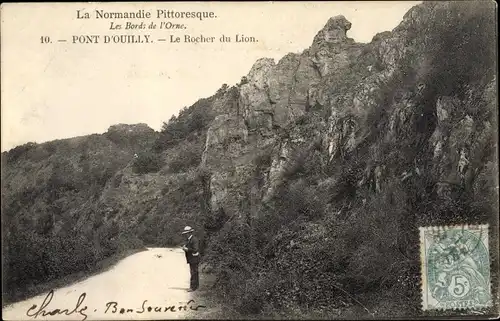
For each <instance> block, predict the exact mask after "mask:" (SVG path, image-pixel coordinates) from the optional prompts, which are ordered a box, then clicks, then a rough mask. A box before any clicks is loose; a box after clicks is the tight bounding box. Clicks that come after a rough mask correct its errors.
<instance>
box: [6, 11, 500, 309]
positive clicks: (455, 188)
mask: <svg viewBox="0 0 500 321" xmlns="http://www.w3.org/2000/svg"><path fill="white" fill-rule="evenodd" d="M491 12H493V11H492V4H490V3H487V2H482V3H480V4H479V3H478V4H472V3H469V2H425V3H423V4H421V5H418V6H415V7H414V8H412V9H411V10H410V11H409V12H408V13H407V14H406V15H405V16H404V18H403V21H402V22H401V23H400V25H399V26H397V27H396V28H395V29H394V30H392V31H387V32H383V33H380V34H377V35H375V36H374V37H373V39H372V41H371V42H370V43H367V44H360V43H356V42H355V41H354V40H353V39H350V38H349V37H348V32H349V29H350V28H351V23H350V22H349V21H348V20H347V19H346V18H345V17H344V16H335V17H332V18H330V19H329V20H328V21H327V23H326V24H325V26H324V27H323V29H322V30H320V31H319V32H318V33H317V35H316V36H315V37H314V39H313V42H312V44H311V46H310V47H309V48H307V49H305V50H304V51H303V52H302V53H300V54H288V55H286V56H284V57H283V58H282V59H280V60H279V61H277V62H276V61H274V60H273V59H268V58H262V59H259V60H258V61H256V62H255V64H254V65H253V66H252V68H251V69H250V71H249V72H248V74H247V75H246V76H245V77H243V78H242V81H241V82H240V83H239V84H237V85H236V86H233V87H229V86H227V85H223V86H222V87H221V88H220V89H219V90H218V91H217V93H216V94H215V95H214V96H212V97H209V98H206V99H201V100H200V101H198V102H197V103H195V104H194V105H193V106H191V107H190V108H187V109H185V110H183V111H181V113H180V114H179V116H178V117H174V118H173V119H172V120H170V121H169V122H168V123H165V125H164V128H163V130H162V131H161V133H154V131H152V130H151V129H149V128H147V126H145V125H140V124H139V125H133V126H130V125H117V126H112V127H111V128H110V129H109V130H108V132H107V133H106V134H104V135H102V136H100V135H93V136H90V137H87V138H75V139H73V140H68V141H55V142H51V143H47V144H41V145H36V146H34V147H33V146H31V145H30V146H25V147H23V148H19V149H18V150H17V151H16V150H13V151H10V152H9V153H7V154H5V155H2V158H3V159H2V161H3V163H4V164H5V166H4V169H3V174H2V178H6V179H5V181H6V183H5V185H4V188H3V196H2V197H3V198H4V199H5V200H8V201H9V200H11V202H10V203H9V202H7V203H8V204H10V205H8V209H9V211H10V213H11V214H10V215H11V216H12V217H13V220H14V221H15V222H17V221H16V220H18V218H19V217H23V218H28V219H30V220H32V221H33V222H32V225H31V226H32V228H36V227H37V226H38V225H40V224H41V223H40V224H38V223H37V222H36V220H34V218H36V217H38V216H39V214H38V213H39V212H40V211H41V209H44V210H43V211H45V212H51V211H52V209H53V208H52V207H50V206H56V207H57V213H59V214H58V216H57V217H58V218H57V219H56V220H55V221H53V222H55V223H53V224H52V225H51V224H46V223H47V222H45V221H44V222H45V223H44V224H45V225H44V226H46V229H45V231H44V233H51V234H52V235H57V234H58V233H60V231H61V230H64V228H62V227H61V226H63V225H64V224H65V223H64V222H65V221H67V218H68V217H71V218H72V221H71V222H73V218H76V221H77V222H78V223H77V224H79V226H80V225H81V226H87V229H88V230H89V231H88V233H90V234H92V227H88V226H89V225H88V224H87V225H86V224H85V222H89V221H90V222H93V226H96V227H98V226H107V227H109V226H110V227H112V229H116V233H115V234H116V235H115V234H113V233H112V235H114V236H113V237H114V238H120V237H121V238H122V239H129V238H138V239H140V240H141V241H142V242H144V243H146V244H154V245H158V246H165V245H168V244H175V243H176V242H178V241H179V240H180V239H179V235H178V231H179V230H181V229H182V227H183V226H185V225H192V226H195V227H196V228H197V229H198V231H199V232H200V234H205V237H204V239H205V241H206V242H207V245H208V247H207V249H208V252H207V256H206V257H207V261H208V262H211V264H212V265H213V268H214V269H215V271H217V272H218V273H219V272H220V273H219V274H220V275H219V276H220V277H221V279H222V280H223V281H222V282H221V284H222V285H224V284H225V285H226V288H225V291H228V290H227V289H228V288H229V289H233V290H232V292H231V291H229V292H228V293H229V294H228V295H233V298H235V300H236V301H238V300H241V304H242V306H243V305H246V306H251V304H248V302H250V301H251V302H254V301H252V300H256V301H255V302H257V303H255V304H256V306H259V304H260V303H259V302H261V301H259V300H260V299H263V298H262V297H260V296H259V295H260V294H262V293H269V295H268V297H265V301H266V302H272V303H273V304H277V305H278V306H279V304H281V303H283V302H285V301H286V302H299V301H300V302H303V301H304V300H305V301H307V302H309V301H308V300H312V301H311V302H309V303H311V304H313V303H314V304H323V303H321V302H322V300H333V301H335V302H339V300H341V301H342V300H344V301H345V300H347V301H349V300H350V299H346V298H340V297H339V296H340V295H341V294H338V291H337V290H335V289H334V288H329V286H331V284H337V283H336V282H340V283H342V284H344V285H345V286H346V290H351V291H358V292H360V293H365V292H366V293H367V294H366V295H368V292H370V291H375V290H370V291H369V290H367V289H379V290H380V291H382V292H384V293H392V295H393V296H397V297H400V298H410V297H412V296H416V299H415V300H413V301H415V302H418V300H419V299H418V289H417V287H418V282H417V278H418V275H417V273H418V271H417V270H418V269H416V268H415V266H413V265H411V264H410V263H411V260H412V259H415V260H417V261H418V253H417V252H415V248H416V247H415V246H416V245H415V244H417V245H418V239H416V237H415V233H413V232H414V231H415V230H417V229H418V226H423V225H443V224H445V225H446V224H462V223H469V224H471V223H485V222H486V223H489V224H491V225H492V226H496V224H497V223H496V221H495V220H494V219H493V218H494V217H495V211H496V204H497V200H498V191H497V190H496V186H497V184H498V182H496V180H495V177H496V176H497V175H496V168H497V165H498V160H497V158H496V150H495V142H496V134H497V131H498V122H497V119H496V100H497V91H496V84H497V79H496V77H495V68H496V62H495V48H496V46H495V43H496V37H495V33H494V25H495V24H494V16H493V15H492V14H491ZM152 140H154V143H152ZM152 146H153V148H151V147H152ZM75 151H78V152H75ZM63 156H64V157H63ZM78 159H80V161H78ZM82 159H83V160H87V159H88V161H85V162H84V161H83V160H82ZM82 162H83V163H84V165H82ZM81 166H87V167H88V168H86V169H85V168H84V169H83V170H82V169H81V168H80V167H81ZM89 171H90V172H92V173H95V175H94V176H92V175H90V176H89V174H88V173H89ZM44 173H45V174H44ZM47 177H53V179H52V180H50V182H52V183H53V185H51V186H52V187H51V186H49V185H47V184H45V183H44V182H45V181H46V178H47ZM82 182H86V183H85V184H83V185H82ZM60 186H65V187H64V188H63V189H60V188H59V187H60ZM41 190H45V191H46V192H44V193H45V194H47V195H52V196H51V197H52V198H51V199H50V202H52V203H50V204H56V205H50V206H49V207H47V206H48V205H47V204H49V201H47V200H45V199H44V198H43V197H42V195H45V194H44V193H42V192H41ZM59 190H61V191H62V190H64V192H55V191H59ZM87 191H92V193H90V192H89V193H88V194H89V195H92V196H91V197H90V196H81V195H87V194H86V193H87ZM61 193H62V194H61ZM23 195H24V196H23ZM28 199H31V200H32V202H31V201H29V202H27V200H28ZM67 200H71V201H67ZM89 203H91V204H93V205H92V206H90V207H89V205H88V204H89ZM15 204H18V205H15ZM57 204H59V205H57ZM81 211H83V212H85V213H87V214H86V215H84V216H82V215H81V213H82V212H81ZM79 213H80V214H79ZM16 224H18V223H14V225H16ZM19 224H21V223H19ZM23 224H24V223H23ZM66 225H67V224H66ZM65 228H67V227H65ZM47 229H48V230H47ZM47 231H49V232H47ZM297 231H299V232H297ZM106 235H107V234H106ZM389 238H390V239H389ZM98 241H99V240H98V238H96V241H95V242H96V243H97V244H100V243H99V242H98ZM396 243H397V246H395V245H394V244H396ZM134 244H135V243H134ZM412 244H413V245H412ZM398 246H399V247H398ZM317 251H319V252H321V253H323V252H324V253H328V255H327V257H328V262H327V263H325V262H318V260H319V258H318V257H316V256H313V257H311V256H310V253H311V252H314V253H316V252H317ZM401 251H403V252H404V255H405V257H407V258H408V257H409V259H406V260H403V259H402V258H401V257H400V256H401ZM242 253H243V254H242ZM325 255H326V254H325ZM241 260H243V261H245V262H246V263H247V264H248V270H249V271H250V272H248V271H247V272H241V271H242V270H241V269H240V270H238V271H239V272H238V273H236V272H235V271H236V270H235V269H236V268H234V267H235V266H239V265H238V264H240V263H239V262H240V261H241ZM398 260H399V261H398ZM258 262H266V263H258ZM398 262H399V263H398ZM408 262H410V263H408ZM320 263H321V264H320ZM263 264H264V265H263ZM276 266H280V269H278V270H275V269H276ZM328 266H333V267H336V266H342V267H343V270H342V271H341V272H338V271H337V272H336V270H335V268H333V267H332V268H331V269H330V268H328ZM394 266H397V267H398V269H399V270H398V271H394V270H392V269H393V267H394ZM322 267H325V268H324V269H323V270H322ZM304 269H305V270H304ZM243 270H245V269H243ZM260 270H262V271H261V272H259V274H258V276H256V275H255V274H254V272H255V271H260ZM221 271H222V272H221ZM285 272H286V273H292V274H293V273H299V274H300V275H302V276H303V277H304V278H305V279H306V280H309V281H311V282H312V283H314V282H320V281H317V277H316V276H317V275H322V276H323V277H322V280H324V282H325V283H321V284H316V285H315V286H317V287H318V288H320V289H322V293H331V295H332V297H330V296H323V297H322V296H317V294H318V293H316V292H315V290H314V289H313V288H310V287H309V285H307V284H309V283H307V282H305V283H300V284H294V287H293V289H295V290H293V291H289V292H286V293H282V291H284V290H283V288H284V287H285V285H284V284H280V283H279V282H278V283H276V282H277V281H276V280H279V279H280V277H279V275H280V273H285ZM387 273H389V274H390V275H387ZM274 277H275V278H274ZM238 278H242V279H238ZM245 278H246V279H248V280H250V281H248V282H250V283H249V284H248V286H249V287H250V288H251V289H254V290H255V291H253V290H251V291H250V290H249V291H247V292H245V293H242V292H238V291H237V290H236V288H240V287H239V286H231V284H232V283H230V281H231V280H232V281H231V282H233V281H234V282H236V283H235V284H238V283H237V281H238V280H239V281H241V282H247V281H244V280H246V279H245ZM298 279H299V278H297V280H298ZM224 280H226V281H227V282H229V283H227V282H226V281H224ZM228 280H229V281H228ZM315 280H316V281H315ZM388 280H389V281H388ZM313 281H314V282H313ZM330 281H331V282H330ZM224 282H226V283H224ZM297 282H298V281H297ZM311 282H310V284H312V283H311ZM328 282H330V283H328ZM306 283H307V284H306ZM388 283H390V284H393V285H394V286H393V287H391V288H390V289H389V288H384V287H385V286H386V284H388ZM328 284H330V285H328ZM233 285H234V284H233ZM286 286H288V285H286ZM348 287H352V289H351V288H348ZM296 289H299V290H296ZM280 291H281V292H280ZM294 291H295V292H294ZM300 293H302V294H300ZM375 293H377V292H375ZM278 294H279V295H278ZM289 295H290V296H289ZM301 295H305V296H307V298H303V297H301ZM388 295H389V294H388ZM299 297H300V299H299ZM386 299H387V300H389V301H390V300H392V299H393V298H392V299H391V298H386ZM387 300H386V301H387ZM401 300H403V299H401ZM313 301H314V302H313ZM333 301H330V302H333ZM413 301H412V302H413ZM398 302H399V303H400V304H401V305H402V306H399V307H398V308H397V309H401V310H398V311H401V314H404V313H410V314H411V313H414V312H415V311H416V310H415V309H416V306H413V305H412V303H408V302H402V301H401V302H400V301H398ZM261 303H262V302H261ZM351 303H352V302H351ZM314 304H313V305H314ZM325 304H326V303H325ZM377 309H378V307H377ZM388 309H390V308H388ZM397 309H396V310H397ZM403 310H404V311H405V312H403ZM408 311H409V312H408ZM411 311H413V312H411ZM413 315H414V314H413Z"/></svg>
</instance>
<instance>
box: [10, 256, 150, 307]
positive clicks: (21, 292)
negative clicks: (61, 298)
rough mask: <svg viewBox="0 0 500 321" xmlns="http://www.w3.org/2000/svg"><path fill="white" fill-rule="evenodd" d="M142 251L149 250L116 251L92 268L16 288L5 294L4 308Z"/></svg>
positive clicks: (68, 283)
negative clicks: (9, 293)
mask: <svg viewBox="0 0 500 321" xmlns="http://www.w3.org/2000/svg"><path fill="white" fill-rule="evenodd" d="M142 251H147V248H146V247H143V248H138V249H131V250H127V251H124V252H121V253H116V254H114V255H111V256H110V257H107V258H105V259H104V260H102V261H100V262H99V263H97V264H96V265H95V266H93V267H92V269H90V270H86V271H81V272H77V273H73V274H69V275H66V276H64V277H62V278H59V279H56V280H51V281H48V282H44V283H40V284H35V285H30V286H27V287H25V288H19V289H16V291H15V294H14V295H11V296H9V297H6V296H3V298H2V308H3V307H5V306H6V305H9V304H13V303H16V302H19V301H23V300H26V299H28V298H31V297H34V296H37V295H39V294H42V293H44V292H48V291H50V290H52V289H58V288H62V287H65V286H68V285H70V284H73V283H76V282H81V281H84V280H86V279H87V278H89V277H92V276H94V275H97V274H100V273H103V272H106V271H108V270H109V269H111V268H112V267H113V266H115V265H116V263H118V262H119V261H121V260H122V259H124V258H126V257H128V256H130V255H132V254H135V253H139V252H142Z"/></svg>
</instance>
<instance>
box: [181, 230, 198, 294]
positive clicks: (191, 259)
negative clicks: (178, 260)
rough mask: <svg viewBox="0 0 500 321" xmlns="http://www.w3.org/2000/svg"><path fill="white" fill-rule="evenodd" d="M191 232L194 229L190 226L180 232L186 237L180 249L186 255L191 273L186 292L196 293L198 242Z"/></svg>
mask: <svg viewBox="0 0 500 321" xmlns="http://www.w3.org/2000/svg"><path fill="white" fill-rule="evenodd" d="M193 232H194V229H193V228H192V227H191V226H186V227H185V228H184V231H183V232H182V234H184V235H185V236H186V244H185V245H183V246H182V249H183V250H184V252H185V253H186V261H187V263H188V264H189V270H190V272H191V280H190V287H189V290H188V292H193V291H196V289H198V286H199V282H200V281H199V277H198V265H199V264H200V252H199V241H198V238H197V237H196V236H194V235H193Z"/></svg>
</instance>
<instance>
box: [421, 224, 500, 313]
mask: <svg viewBox="0 0 500 321" xmlns="http://www.w3.org/2000/svg"><path fill="white" fill-rule="evenodd" d="M420 255H421V263H422V269H421V276H422V304H423V309H424V310H455V309H462V310H471V309H481V308H485V307H489V306H491V305H492V297H491V285H490V255H489V247H488V225H475V226H467V225H464V226H444V227H421V228H420Z"/></svg>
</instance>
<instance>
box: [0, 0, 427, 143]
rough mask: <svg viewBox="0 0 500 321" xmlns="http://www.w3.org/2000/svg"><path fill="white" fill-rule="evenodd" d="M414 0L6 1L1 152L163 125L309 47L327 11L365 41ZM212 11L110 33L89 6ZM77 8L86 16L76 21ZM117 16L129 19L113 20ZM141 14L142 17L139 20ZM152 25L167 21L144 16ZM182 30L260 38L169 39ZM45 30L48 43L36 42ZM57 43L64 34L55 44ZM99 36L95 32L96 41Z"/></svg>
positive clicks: (115, 9) (396, 21) (391, 25)
mask: <svg viewBox="0 0 500 321" xmlns="http://www.w3.org/2000/svg"><path fill="white" fill-rule="evenodd" d="M417 3H419V2H409V1H402V2H392V1H391V2H309V3H300V2H290V3H281V2H280V3H229V4H227V3H148V4H126V3H118V4H116V3H115V4H111V3H108V4H96V3H93V4H88V3H68V4H44V3H31V4H7V5H5V4H4V6H3V7H2V12H1V20H2V25H1V31H2V34H1V46H2V52H1V54H2V57H1V58H2V62H1V63H2V65H1V70H2V74H1V83H2V93H1V94H2V95H1V97H2V98H1V99H2V101H1V103H2V104H1V108H2V110H1V111H2V114H1V119H2V146H1V147H2V151H5V150H9V149H10V148H12V147H14V146H16V145H20V144H24V143H26V142H29V141H34V142H37V143H41V142H44V141H49V140H53V139H60V138H68V137H74V136H81V135H87V134H92V133H103V132H105V131H106V130H107V128H108V127H109V126H111V125H113V124H118V123H129V124H133V123H147V124H148V125H149V126H150V127H152V128H153V129H155V130H160V128H161V125H162V122H163V121H166V120H168V119H170V117H171V116H172V115H174V114H177V113H178V112H179V110H180V109H182V108H183V107H184V106H190V105H191V104H193V103H194V102H195V101H196V100H198V99H199V98H203V97H208V96H210V95H212V94H213V93H214V92H215V91H216V90H217V89H218V88H220V86H221V85H222V84H223V83H227V84H228V85H234V84H236V83H237V82H239V80H240V79H241V77H242V76H244V75H246V74H247V73H248V71H249V70H250V68H251V66H252V65H253V63H254V62H255V61H256V60H257V59H259V58H262V57H270V58H274V59H276V61H278V60H279V59H280V58H282V57H283V56H284V55H286V54H287V53H289V52H301V51H302V50H304V49H306V48H307V47H309V46H310V45H311V42H312V40H313V38H314V36H315V35H316V33H317V32H318V31H319V30H320V29H321V28H322V27H323V26H324V25H325V23H326V21H327V20H328V18H329V17H332V16H335V15H340V14H342V15H344V16H345V17H346V18H347V19H348V20H349V21H350V22H351V23H352V28H351V30H350V31H349V32H348V36H349V37H351V38H354V39H355V40H356V41H358V42H370V41H371V39H372V37H373V36H374V35H375V34H376V33H378V32H382V31H386V30H392V29H393V28H394V27H396V26H397V25H398V24H399V22H400V21H401V19H402V18H403V15H404V14H405V13H406V12H407V11H408V10H409V9H410V8H411V7H412V6H414V5H416V4H417ZM96 9H103V10H105V11H113V12H125V11H137V10H138V9H146V10H147V11H150V12H152V14H153V16H154V18H156V16H155V15H156V10H157V9H165V10H167V9H174V10H185V11H213V12H215V14H216V15H217V18H216V19H212V20H204V21H199V20H192V19H189V20H186V19H185V20H175V21H174V20H171V21H172V22H175V23H185V24H186V28H187V29H186V30H180V31H179V30H177V31H172V30H158V29H156V30H139V31H132V32H131V31H123V30H121V31H116V30H113V31H111V30H109V24H110V20H104V19H97V20H96V19H95V18H94V11H95V10H96ZM77 10H83V11H85V12H89V13H91V16H92V18H91V19H77V14H76V12H77ZM114 21H115V22H117V23H123V22H125V21H128V20H114ZM139 21H140V20H139ZM150 21H154V22H156V23H157V24H158V25H159V23H160V22H161V21H167V20H166V19H163V20H162V19H149V20H148V22H150ZM109 34H141V35H144V34H148V35H151V39H154V40H155V43H152V44H116V45H115V44H102V43H98V44H72V43H71V39H72V36H73V35H100V36H101V37H103V36H104V35H109ZM171 34H172V35H179V36H183V35H184V34H189V35H194V36H198V35H200V34H203V35H205V36H215V37H216V39H218V38H219V37H220V36H221V35H222V34H224V35H226V36H231V37H233V38H234V36H235V35H236V34H244V35H246V36H254V37H256V38H257V39H258V40H259V42H258V43H255V44H250V43H246V44H245V43H219V42H216V43H214V44H189V43H180V44H173V43H169V42H168V41H167V42H158V41H156V40H157V39H159V38H168V37H169V36H170V35H171ZM42 36H49V37H50V39H51V40H52V43H51V44H42V43H41V37H42ZM58 40H66V42H59V41H58ZM101 40H102V38H101Z"/></svg>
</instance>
